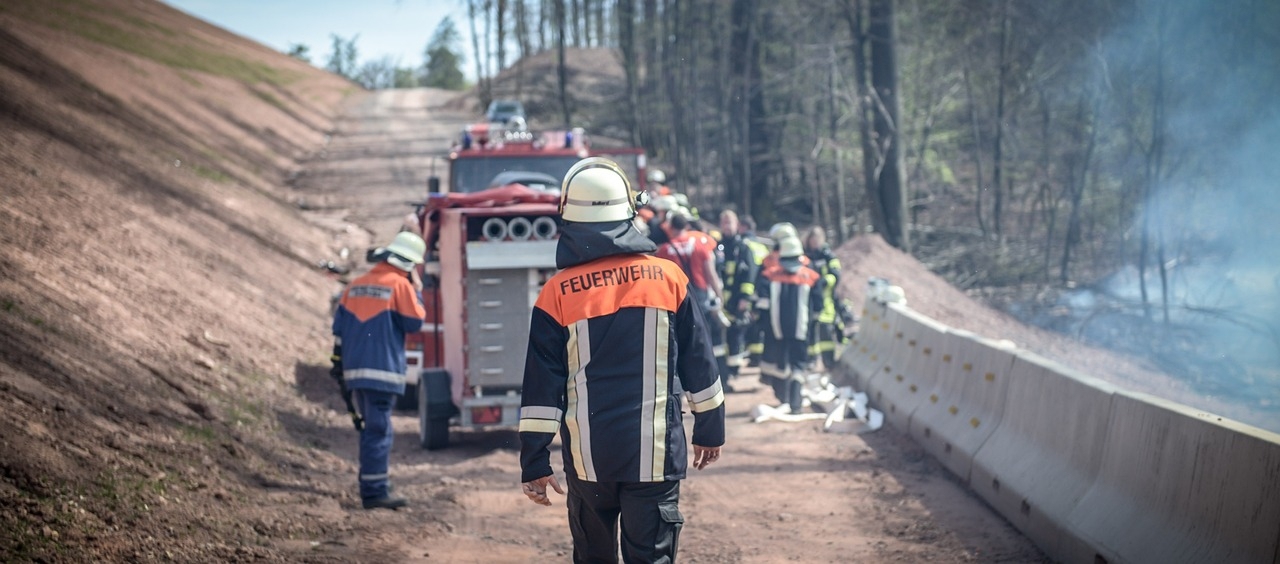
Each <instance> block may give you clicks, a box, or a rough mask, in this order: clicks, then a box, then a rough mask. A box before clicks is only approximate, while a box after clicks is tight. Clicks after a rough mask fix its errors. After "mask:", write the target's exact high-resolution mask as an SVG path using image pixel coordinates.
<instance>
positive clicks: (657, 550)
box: [565, 476, 684, 564]
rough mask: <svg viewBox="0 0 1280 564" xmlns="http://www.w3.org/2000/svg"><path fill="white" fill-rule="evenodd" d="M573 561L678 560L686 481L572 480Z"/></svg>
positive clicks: (570, 479)
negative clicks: (619, 551) (681, 483)
mask: <svg viewBox="0 0 1280 564" xmlns="http://www.w3.org/2000/svg"><path fill="white" fill-rule="evenodd" d="M566 479H567V480H568V486H569V493H568V494H567V497H566V499H565V502H566V504H567V505H568V506H569V530H570V532H572V533H573V561H574V562H575V563H585V562H591V563H599V562H617V561H618V524H619V522H621V524H622V561H623V562H626V563H628V564H629V563H631V562H675V559H676V549H677V545H678V541H679V539H680V529H681V528H682V527H683V526H684V517H682V516H681V515H680V507H679V500H680V482H679V481H676V480H673V481H665V482H587V481H583V480H579V479H578V478H575V477H573V476H566Z"/></svg>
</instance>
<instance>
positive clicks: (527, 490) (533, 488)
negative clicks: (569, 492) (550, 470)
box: [521, 474, 564, 505]
mask: <svg viewBox="0 0 1280 564" xmlns="http://www.w3.org/2000/svg"><path fill="white" fill-rule="evenodd" d="M547 484H551V488H552V489H554V490H556V493H558V494H560V495H564V490H562V489H560V482H557V481H556V476H555V474H552V475H550V476H543V477H541V478H538V479H537V480H534V481H532V482H525V483H524V484H523V486H522V487H521V489H523V490H524V495H526V496H528V497H529V501H532V502H534V503H536V504H538V505H551V499H550V498H548V497H547Z"/></svg>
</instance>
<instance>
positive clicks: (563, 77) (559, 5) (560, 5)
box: [555, 0, 573, 129]
mask: <svg viewBox="0 0 1280 564" xmlns="http://www.w3.org/2000/svg"><path fill="white" fill-rule="evenodd" d="M564 2H565V0H555V4H556V48H557V56H556V76H557V78H559V84H560V111H561V115H562V117H563V118H564V119H563V121H564V128H565V129H569V128H571V127H573V126H572V125H571V124H570V112H569V76H568V69H566V68H565V64H564V62H565V61H564V50H565V44H564V43H565V31H566V29H565V21H564V20H565V10H564Z"/></svg>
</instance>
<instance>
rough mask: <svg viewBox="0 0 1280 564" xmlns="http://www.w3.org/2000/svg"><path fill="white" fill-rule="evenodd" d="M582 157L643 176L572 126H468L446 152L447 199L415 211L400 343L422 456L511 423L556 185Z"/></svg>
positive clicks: (635, 153)
mask: <svg viewBox="0 0 1280 564" xmlns="http://www.w3.org/2000/svg"><path fill="white" fill-rule="evenodd" d="M588 156H606V157H609V158H612V159H614V160H615V161H617V162H618V163H619V164H620V165H621V166H622V167H623V168H624V170H627V171H628V173H629V174H630V175H632V178H633V179H634V180H633V182H638V181H639V179H641V178H643V174H644V166H645V156H644V152H643V150H640V149H636V148H619V149H609V150H595V149H592V148H591V147H590V144H589V140H588V139H587V136H586V134H585V133H584V132H583V130H582V129H572V130H564V131H547V132H540V133H533V132H529V131H524V130H519V129H516V130H508V129H503V128H501V127H499V126H498V124H478V125H474V126H470V127H468V128H466V129H465V130H464V131H463V134H462V136H461V138H460V139H459V141H458V142H457V143H455V145H454V147H453V148H452V150H451V152H450V154H449V184H448V189H447V192H433V193H431V194H430V195H429V196H428V198H427V201H426V203H425V204H424V205H423V206H421V208H420V210H419V213H418V217H419V226H420V228H421V230H422V235H423V239H424V240H425V241H426V242H427V256H426V261H425V263H424V265H423V266H422V269H423V271H422V273H423V283H424V289H423V301H424V305H425V306H426V310H427V318H426V321H427V329H428V330H427V331H424V332H422V333H417V334H415V335H413V336H411V337H410V339H409V341H408V351H407V355H408V360H409V364H410V371H409V372H410V374H409V386H408V389H406V391H405V392H406V393H405V400H407V402H408V403H410V404H414V403H416V405H412V407H416V409H417V412H418V431H419V439H420V442H421V444H422V446H423V447H424V448H427V449H438V448H443V447H445V446H447V445H448V443H449V431H450V428H451V427H459V428H481V427H490V426H505V427H514V426H516V425H517V424H518V423H519V411H520V387H521V384H522V382H523V380H524V360H525V349H526V346H527V342H528V332H529V318H530V312H531V311H532V309H533V304H534V302H535V301H536V300H537V297H538V293H539V291H541V289H542V284H543V283H544V282H546V280H547V279H549V278H550V277H551V276H552V275H553V274H555V271H556V267H555V255H556V238H557V237H558V235H559V215H558V210H557V205H558V203H559V190H560V181H561V179H562V178H563V177H564V173H565V172H567V171H568V170H569V168H570V167H571V166H573V164H574V163H576V162H577V161H578V160H580V159H582V158H584V157H588ZM431 185H432V186H433V187H436V186H439V181H438V180H436V179H432V181H431ZM636 186H641V184H636ZM415 400H416V402H415ZM401 407H410V406H409V405H402V406H401Z"/></svg>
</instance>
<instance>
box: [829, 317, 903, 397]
mask: <svg viewBox="0 0 1280 564" xmlns="http://www.w3.org/2000/svg"><path fill="white" fill-rule="evenodd" d="M894 317H895V319H896V317H897V315H896V314H895V315H894ZM890 321H891V320H890V319H889V308H888V307H887V306H885V304H882V303H880V302H877V301H875V300H872V299H869V298H868V299H867V302H866V304H865V305H864V306H863V310H862V320H861V322H860V323H859V329H858V333H857V334H856V335H854V337H853V339H852V340H851V341H850V343H849V347H848V348H847V349H846V350H845V352H844V353H842V354H841V355H840V365H841V370H842V371H843V372H845V373H846V374H847V375H848V379H849V380H850V381H851V384H852V385H853V387H854V388H855V389H858V390H861V389H865V387H866V385H867V381H868V380H870V378H871V375H872V374H873V373H875V372H876V371H877V370H880V367H881V366H884V363H885V359H886V358H887V357H888V354H889V352H890V350H891V349H892V347H893V345H894V340H895V339H894V335H895V334H896V331H897V329H896V328H895V327H894V326H893V325H892V324H891V323H890Z"/></svg>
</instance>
